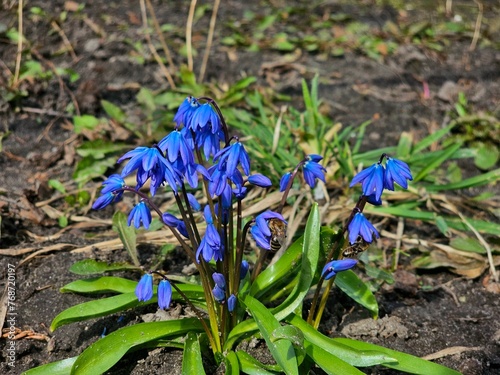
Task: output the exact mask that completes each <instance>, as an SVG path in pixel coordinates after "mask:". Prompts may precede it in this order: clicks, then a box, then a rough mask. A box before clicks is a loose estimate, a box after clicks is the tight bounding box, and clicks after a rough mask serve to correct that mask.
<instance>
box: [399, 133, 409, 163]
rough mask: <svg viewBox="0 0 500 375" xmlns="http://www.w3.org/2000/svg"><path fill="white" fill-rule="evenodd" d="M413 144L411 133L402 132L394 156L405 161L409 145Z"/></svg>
mask: <svg viewBox="0 0 500 375" xmlns="http://www.w3.org/2000/svg"><path fill="white" fill-rule="evenodd" d="M412 143H413V135H412V134H411V133H407V132H403V133H401V137H400V138H399V143H398V148H397V150H396V155H397V157H398V158H399V159H406V158H408V157H409V156H410V151H411V145H412Z"/></svg>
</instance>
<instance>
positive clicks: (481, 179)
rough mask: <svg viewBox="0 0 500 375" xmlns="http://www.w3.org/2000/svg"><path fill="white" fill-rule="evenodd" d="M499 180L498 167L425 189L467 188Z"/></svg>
mask: <svg viewBox="0 0 500 375" xmlns="http://www.w3.org/2000/svg"><path fill="white" fill-rule="evenodd" d="M498 180H500V169H495V170H493V171H490V172H486V173H482V174H480V175H478V176H474V177H470V178H466V179H465V180H461V181H458V182H453V183H450V184H446V185H429V186H427V187H426V189H427V191H443V190H458V189H467V188H470V187H476V186H483V185H486V184H489V183H493V182H496V181H498Z"/></svg>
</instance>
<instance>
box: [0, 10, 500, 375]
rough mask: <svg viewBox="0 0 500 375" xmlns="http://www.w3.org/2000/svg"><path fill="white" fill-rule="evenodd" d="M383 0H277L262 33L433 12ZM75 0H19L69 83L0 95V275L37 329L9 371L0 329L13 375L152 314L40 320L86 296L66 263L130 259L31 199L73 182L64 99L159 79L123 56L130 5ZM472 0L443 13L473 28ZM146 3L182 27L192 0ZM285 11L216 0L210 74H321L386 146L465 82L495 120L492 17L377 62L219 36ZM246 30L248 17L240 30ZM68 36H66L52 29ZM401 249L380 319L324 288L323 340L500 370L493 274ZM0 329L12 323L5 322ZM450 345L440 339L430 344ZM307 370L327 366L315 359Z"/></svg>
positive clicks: (280, 79)
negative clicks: (477, 27) (292, 55)
mask: <svg viewBox="0 0 500 375" xmlns="http://www.w3.org/2000/svg"><path fill="white" fill-rule="evenodd" d="M6 3H8V2H7V1H4V5H5V8H4V9H2V10H0V45H1V46H2V48H1V49H0V59H1V60H0V61H1V62H2V74H1V75H0V77H1V79H2V80H3V81H0V82H3V88H1V87H0V89H1V90H2V91H1V92H0V94H2V98H5V97H6V96H5V93H6V92H7V91H8V90H7V85H6V83H7V81H8V79H9V78H10V74H9V71H10V72H13V71H14V65H15V56H16V45H14V44H12V43H9V41H8V39H7V38H6V36H5V33H4V31H2V29H7V28H11V27H17V26H16V25H17V23H16V8H17V6H14V4H13V3H14V2H11V3H12V4H6ZM201 3H202V4H206V2H201ZM378 3H379V2H375V1H362V2H359V4H358V3H357V2H352V1H351V2H347V1H345V2H339V3H336V2H328V1H327V2H321V3H318V4H316V5H311V2H310V1H299V0H295V1H287V2H286V5H287V6H288V7H290V9H292V8H293V9H297V11H295V12H290V15H289V17H288V19H287V22H276V24H274V25H273V26H272V27H271V28H270V29H268V30H267V31H266V32H268V33H269V36H272V35H273V34H277V33H278V32H281V31H283V30H286V27H287V25H290V24H295V25H297V26H298V27H299V28H300V30H301V32H302V33H303V34H302V35H305V34H307V33H313V32H314V30H313V29H311V27H310V25H309V24H308V22H309V20H308V18H307V17H305V16H304V15H305V14H309V15H316V16H318V17H321V16H322V15H328V14H344V15H346V17H348V18H349V19H354V20H358V21H359V22H361V23H364V24H367V25H369V26H370V27H372V28H374V30H377V32H379V33H380V35H384V34H383V32H382V31H383V30H382V28H383V25H384V24H385V23H386V22H387V21H392V22H393V23H394V24H396V25H397V24H400V23H402V22H408V20H412V21H414V22H417V21H418V22H420V21H425V22H429V23H432V22H434V21H435V17H436V14H437V13H436V10H435V9H432V7H433V6H434V2H424V1H421V2H415V3H416V4H417V6H415V7H414V8H412V9H408V10H405V11H401V10H398V9H396V8H394V7H392V6H390V5H383V6H381V5H377V4H378ZM389 3H390V2H387V4H389ZM483 3H484V4H483V5H484V25H495V23H494V22H493V21H494V20H495V19H497V20H498V17H499V14H500V8H499V7H498V4H497V3H495V2H489V1H485V2H483ZM75 4H76V5H78V4H77V3H73V2H70V1H67V2H64V1H60V0H58V1H41V0H40V1H36V0H34V1H30V2H29V4H28V5H27V6H26V7H25V18H24V34H25V37H26V40H27V41H28V43H29V45H30V47H31V51H32V55H33V56H34V57H33V58H34V59H36V60H38V61H41V62H43V65H44V66H45V67H46V68H47V67H48V69H50V66H56V67H65V68H71V69H73V70H74V71H76V72H77V73H78V74H79V75H80V79H79V80H78V81H76V82H74V83H72V82H69V81H68V80H67V78H64V80H63V81H62V83H63V85H62V86H61V82H59V80H58V79H56V78H53V79H49V80H40V79H35V80H25V81H23V82H22V84H21V87H20V88H21V89H22V90H25V91H26V92H27V93H28V95H27V96H24V97H20V98H18V99H16V100H12V101H9V102H6V101H3V102H2V100H3V99H1V98H0V119H1V121H2V126H3V132H4V133H7V132H8V135H4V138H3V141H2V152H1V153H0V165H1V168H0V181H2V183H1V184H0V193H1V197H0V210H1V214H2V221H1V247H2V249H3V250H2V257H1V258H0V270H1V273H0V274H1V280H2V285H4V286H7V285H6V282H5V280H7V276H11V275H15V282H16V296H15V298H16V299H15V303H16V306H15V312H16V313H17V315H16V321H15V327H16V328H19V329H20V330H21V331H29V330H32V331H34V332H35V333H36V335H35V336H31V337H24V338H20V339H19V340H17V341H16V344H17V346H16V354H15V355H16V358H15V367H13V368H12V367H10V366H9V365H8V361H7V354H6V353H7V348H6V346H5V342H6V341H5V340H2V341H0V348H1V351H0V359H1V364H0V372H1V373H12V374H19V373H21V372H23V371H25V370H27V369H30V368H32V367H35V366H38V365H40V364H44V363H48V362H52V361H55V360H59V359H64V358H68V357H72V356H75V355H78V354H79V353H81V352H82V350H84V349H85V348H86V347H87V346H88V345H89V344H91V343H92V342H94V341H96V340H98V339H99V337H100V336H101V334H103V332H105V330H106V332H107V333H109V332H112V331H114V330H116V329H118V328H120V327H123V326H125V325H129V324H133V323H134V322H139V321H141V319H142V318H143V316H144V314H148V313H155V310H156V308H154V307H153V306H150V307H148V308H144V309H143V310H139V311H137V310H133V311H127V312H126V313H125V314H123V317H122V316H118V315H116V316H111V317H108V318H103V319H95V320H90V321H87V322H82V323H76V324H71V325H68V326H64V327H62V328H60V329H58V330H56V331H55V332H53V333H52V332H49V329H48V327H49V326H50V323H51V321H52V319H53V318H54V317H55V315H56V314H57V313H59V312H60V311H63V310H64V309H66V308H68V307H70V306H73V305H75V304H78V303H81V302H84V301H87V300H89V299H91V297H87V296H80V295H75V294H61V293H60V292H59V289H60V288H61V287H62V286H63V285H65V284H67V283H69V282H71V281H73V280H75V279H76V278H77V277H76V276H75V275H74V274H71V273H70V272H69V267H70V266H71V265H72V264H73V263H74V262H75V261H77V260H81V259H85V258H89V257H90V258H93V259H101V260H106V261H120V260H126V255H125V254H124V251H123V250H115V251H104V250H102V249H99V248H92V249H91V250H90V251H87V252H83V253H80V252H75V251H74V250H75V248H82V247H85V246H89V245H92V244H93V243H96V241H100V240H102V239H103V238H105V237H110V236H112V232H111V231H110V230H109V229H110V222H109V221H108V222H105V221H102V226H101V227H100V228H96V227H95V226H94V227H92V226H85V225H84V221H83V220H82V221H81V222H80V223H70V224H71V225H70V226H69V227H68V229H67V230H65V231H63V232H60V227H59V226H58V224H57V221H56V220H54V219H52V218H50V215H49V214H48V213H47V212H46V211H44V210H42V209H41V208H39V206H37V203H39V202H42V201H44V200H47V199H51V198H53V197H55V196H57V195H58V193H57V192H55V191H54V190H52V189H50V188H49V187H48V185H47V181H48V180H49V179H51V178H57V179H59V180H60V181H64V182H65V183H68V186H70V187H71V186H72V188H74V187H75V185H71V183H70V181H71V176H72V173H73V171H74V165H75V164H74V163H75V155H74V149H75V147H76V146H77V145H78V138H77V137H75V135H74V132H73V131H72V127H71V126H69V125H68V124H69V123H68V119H67V118H66V117H65V116H64V113H65V110H66V109H67V106H68V105H69V104H72V103H73V104H74V103H75V102H76V103H77V104H78V107H79V110H80V112H81V113H87V114H91V115H94V116H102V115H103V111H102V109H101V108H100V104H99V101H100V100H101V99H106V100H109V101H111V102H113V103H115V104H117V105H120V106H124V107H126V106H132V105H133V104H134V103H135V100H134V98H135V95H136V94H137V92H138V89H139V88H140V87H147V88H150V89H154V90H156V89H161V88H165V87H167V82H166V81H165V79H164V78H163V76H162V74H161V71H160V69H159V67H158V65H157V64H156V63H155V62H154V61H153V59H152V58H151V56H150V55H149V53H148V52H147V47H145V49H146V52H145V55H146V57H147V58H146V61H145V62H144V63H140V62H139V60H138V59H137V58H134V56H137V51H136V50H134V47H133V43H134V42H135V41H142V42H143V41H144V35H143V33H142V31H141V11H140V7H139V2H137V1H107V2H101V1H92V0H89V1H87V2H85V7H84V8H83V10H81V11H76V9H75ZM243 4H244V5H243ZM353 4H354V5H353ZM474 4H475V3H473V2H453V7H454V8H453V9H452V10H453V14H452V15H450V19H452V18H453V17H455V18H456V17H457V16H462V17H467V15H468V16H469V17H470V19H469V18H466V19H467V22H469V24H471V25H474V22H475V20H476V19H475V17H472V16H471V14H477V12H476V10H475V5H474ZM153 6H154V7H155V9H156V12H157V14H156V16H157V18H158V20H159V22H160V24H165V23H169V24H172V25H174V26H175V27H176V28H177V29H178V30H184V26H185V24H184V23H185V19H186V17H187V13H188V7H189V2H187V1H176V2H170V1H169V2H164V1H153ZM439 6H442V5H439ZM33 7H39V8H40V9H42V10H43V11H44V12H45V13H46V15H45V16H36V15H34V13H33V11H31V12H30V9H31V10H32V9H33ZM284 7H285V2H284V1H283V2H282V1H270V2H269V3H267V2H257V1H256V2H245V3H242V2H239V1H228V2H225V4H224V5H223V6H222V8H221V10H220V13H219V18H218V24H217V29H216V35H215V40H214V45H213V48H212V52H211V56H210V60H209V65H208V71H207V78H206V80H207V81H209V82H217V83H218V84H219V85H220V86H221V87H223V86H224V85H230V84H231V83H234V82H236V81H237V80H238V79H240V78H241V77H243V76H257V77H258V83H257V84H258V85H259V86H261V87H271V88H272V89H274V90H276V91H278V92H280V93H283V94H287V95H290V96H291V97H292V101H291V104H292V105H294V106H297V107H300V106H301V105H302V104H301V103H302V100H301V79H302V78H306V79H308V80H309V79H311V78H312V77H313V76H314V74H316V73H318V74H319V75H320V77H321V85H320V92H319V96H320V97H321V98H323V99H324V102H325V104H326V106H327V107H326V109H325V111H328V112H329V114H330V116H331V117H332V118H333V119H334V120H335V121H338V122H341V123H343V124H360V123H362V122H365V121H367V120H370V119H372V120H373V124H372V125H371V126H370V127H369V128H368V130H367V136H366V137H365V140H364V143H363V147H364V148H365V149H371V148H374V147H381V146H383V145H394V144H395V143H396V142H397V140H398V139H399V136H400V134H401V133H402V132H411V133H412V134H413V136H414V138H415V139H421V138H423V137H425V136H426V135H428V134H429V132H432V131H435V130H437V129H439V128H440V127H441V125H442V124H444V123H446V121H447V119H448V117H447V116H448V113H449V111H450V110H451V109H452V108H453V105H454V103H455V102H456V100H457V95H458V92H459V91H463V92H465V93H466V96H467V98H468V100H469V102H470V103H471V104H472V105H473V106H474V109H475V110H476V111H478V112H480V111H485V112H489V113H493V115H495V116H496V117H498V115H499V114H500V111H499V108H500V107H499V104H500V85H499V78H500V52H499V50H498V49H495V48H494V47H495V45H494V43H491V42H490V43H486V42H484V41H485V40H490V41H491V40H495V38H496V40H497V41H498V37H499V32H498V27H497V29H494V27H493V26H491V28H489V29H486V30H485V28H486V26H484V25H483V29H482V33H480V39H479V43H478V45H477V46H476V48H471V40H472V34H473V33H472V32H469V33H464V34H457V35H451V36H445V37H443V40H446V43H442V47H443V48H442V50H441V51H436V50H434V49H432V48H429V47H428V46H426V45H425V44H424V43H421V44H415V43H411V38H407V39H405V40H401V41H399V45H398V48H397V51H396V52H395V53H393V54H386V55H382V56H381V58H380V59H379V60H375V59H373V58H370V57H368V56H366V54H365V53H363V51H360V50H359V49H356V48H354V49H349V48H346V51H345V53H344V54H342V55H341V56H338V57H336V56H332V55H328V54H326V55H325V54H322V53H308V52H307V51H306V50H305V49H302V50H300V54H297V56H296V59H295V61H293V63H290V62H289V61H287V60H286V59H285V57H284V54H283V53H281V52H279V51H276V50H275V49H272V48H269V46H267V45H265V43H264V44H263V45H261V48H260V50H259V51H258V52H251V51H248V50H247V49H246V48H244V47H238V46H236V47H228V46H226V45H223V44H222V43H221V40H222V39H223V38H224V37H225V36H230V35H232V32H233V31H231V29H230V28H229V26H228V24H229V22H230V21H235V20H240V19H242V18H243V13H244V12H245V11H250V10H251V11H253V12H255V13H256V14H259V15H269V14H273V12H278V11H284V10H283V9H285V8H284ZM65 10H67V18H66V20H65V21H64V22H58V25H59V26H60V27H61V30H62V32H59V31H57V29H56V28H54V26H53V22H55V21H54V20H58V19H59V17H60V15H61V12H63V11H65ZM474 12H476V13H474ZM209 13H210V12H208V13H207V14H206V15H205V16H204V17H202V18H201V19H200V20H199V21H197V22H196V23H195V25H194V28H193V29H194V37H193V43H194V46H195V48H196V49H197V51H198V55H199V56H201V55H202V51H203V49H204V43H205V36H206V30H207V25H208V22H209V15H208V14H209ZM488 22H489V23H488ZM51 23H52V24H51ZM4 26H5V27H4ZM249 27H250V25H248V24H243V25H242V30H246V28H249ZM177 29H174V30H177ZM63 34H64V38H67V41H65V39H63V38H62V35H63ZM487 38H489V39H487ZM481 42H484V43H481ZM68 43H69V44H71V47H72V49H73V50H74V53H75V56H76V58H72V56H71V53H70V52H69V51H68ZM182 43H183V34H182V33H181V32H175V31H171V32H170V34H169V45H170V47H171V50H172V51H173V58H174V62H175V63H176V64H180V63H182V62H183V61H184V58H183V57H182V55H181V54H180V53H177V51H179V50H180V49H181V46H182ZM144 46H145V44H144ZM199 60H201V58H198V59H197V61H198V62H196V61H195V71H198V68H199V65H200V63H199ZM425 85H428V89H429V91H428V93H427V92H426V91H424V87H425ZM76 157H77V156H76ZM465 168H466V171H467V172H466V173H468V174H478V173H481V171H479V170H477V169H476V168H475V167H474V166H473V164H472V163H470V164H467V165H466V166H465ZM97 186H98V183H97V182H96V183H94V184H88V189H89V191H95V189H96V187H97ZM491 189H493V188H491ZM464 193H466V194H472V193H475V191H466V192H464ZM54 207H56V208H59V209H64V202H63V201H62V200H59V202H58V201H55V203H54ZM111 214H112V211H111V210H107V211H105V212H104V214H103V215H101V216H99V215H98V214H96V213H95V212H88V210H86V209H84V208H82V212H81V213H80V216H79V217H85V216H88V217H92V218H104V219H109V218H110V217H111ZM106 215H107V216H106ZM421 225H422V224H421V223H416V222H411V221H407V224H406V226H407V228H409V229H408V230H410V231H414V232H415V233H417V234H418V235H420V236H421V238H426V237H427V236H428V235H429V233H432V235H433V236H434V235H436V236H438V235H439V234H436V233H435V231H432V230H427V229H426V230H422V227H421ZM50 236H53V237H52V238H51V237H50ZM391 246H392V247H393V246H394V245H391ZM24 249H30V252H33V251H35V250H38V249H46V250H47V249H48V250H49V251H46V252H43V253H41V254H39V255H37V256H36V257H34V258H32V259H31V260H29V261H23V263H22V264H21V261H22V260H23V259H25V258H26V257H27V256H28V254H29V251H26V252H24ZM50 249H52V250H50ZM157 250H158V249H157V247H154V246H146V247H144V248H141V257H142V260H143V261H144V264H147V262H148V261H151V259H152V258H153V257H154V252H155V251H157ZM408 252H409V258H405V259H406V260H405V261H403V262H402V264H401V265H400V267H399V269H398V271H397V272H396V274H395V278H396V283H395V284H394V285H392V286H384V287H382V288H381V289H380V290H379V291H378V292H377V295H376V296H377V299H378V302H379V305H380V309H381V314H380V316H381V319H380V320H378V321H373V320H371V319H368V318H369V314H368V312H366V311H365V310H363V309H362V308H361V307H359V306H357V305H355V304H354V303H353V302H352V301H350V300H349V299H348V298H347V297H345V296H343V295H342V294H340V293H339V292H333V293H332V299H331V302H332V303H331V304H329V308H327V311H326V312H325V315H324V321H323V322H322V324H321V327H320V329H321V330H322V331H323V332H325V333H327V334H329V335H330V336H332V337H338V336H347V337H353V338H361V339H363V340H367V341H369V342H373V343H376V344H380V345H383V346H386V347H389V348H392V349H396V350H400V351H404V352H408V353H410V354H414V355H417V356H427V355H430V354H434V353H437V354H436V356H435V358H436V359H435V361H436V362H438V363H441V364H444V365H446V366H449V367H451V368H453V369H456V370H458V371H460V372H462V373H463V374H466V375H476V374H500V320H499V319H498V313H499V311H500V300H499V298H498V294H496V293H493V292H490V291H488V290H487V288H485V285H486V284H487V277H488V276H487V275H486V274H485V275H482V276H481V277H480V278H478V279H475V280H468V279H465V278H460V277H457V276H455V275H453V274H452V273H450V272H449V271H447V270H446V269H439V270H437V271H435V272H432V273H429V272H427V273H425V272H422V271H419V270H415V269H412V268H411V267H410V266H409V259H410V258H411V257H412V256H415V255H416V250H414V251H412V250H411V249H408ZM13 254H18V255H13ZM167 263H168V264H169V266H170V267H171V268H172V269H174V270H178V271H179V270H181V269H182V266H184V265H186V264H187V263H188V262H187V260H186V259H184V258H183V256H182V254H181V253H177V252H176V253H174V254H173V255H171V256H170V257H169V258H168V259H167ZM10 265H12V266H10ZM12 270H14V272H12ZM359 272H360V273H361V270H359ZM124 275H125V276H126V277H129V278H132V279H133V278H137V277H138V275H137V274H134V273H124ZM333 302H335V303H333ZM5 327H6V328H8V327H9V325H8V322H6V323H5V325H4V328H5ZM245 345H247V347H246V350H249V351H250V352H251V353H252V355H255V356H258V357H259V358H264V359H263V361H265V358H266V355H267V354H266V350H265V347H264V344H263V343H262V342H257V343H255V342H254V343H250V344H248V343H247V344H245ZM445 349H447V350H448V351H447V352H445V353H443V352H440V351H442V350H445ZM181 360H182V358H181V352H180V351H178V350H173V349H166V348H162V349H156V350H153V351H146V350H143V351H139V352H136V353H134V354H133V355H131V356H128V357H127V358H126V359H124V360H123V361H122V362H120V364H119V365H117V366H116V368H114V369H113V370H111V371H110V372H109V373H111V374H129V373H130V374H157V373H167V372H168V373H171V374H180V373H181ZM206 369H207V373H215V372H216V371H217V369H216V368H215V366H214V364H213V363H211V362H210V361H209V360H207V363H206ZM365 371H366V373H368V374H378V373H384V374H390V373H393V372H391V371H387V370H384V369H378V368H374V369H366V370H365ZM314 373H316V374H320V373H322V372H321V371H320V370H318V369H315V370H314Z"/></svg>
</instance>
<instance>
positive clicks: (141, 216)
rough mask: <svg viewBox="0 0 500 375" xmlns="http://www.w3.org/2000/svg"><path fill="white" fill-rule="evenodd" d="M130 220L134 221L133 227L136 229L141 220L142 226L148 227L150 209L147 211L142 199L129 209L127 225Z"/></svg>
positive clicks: (147, 208)
mask: <svg viewBox="0 0 500 375" xmlns="http://www.w3.org/2000/svg"><path fill="white" fill-rule="evenodd" d="M132 220H133V221H134V227H136V228H137V229H139V227H140V226H141V222H142V225H144V228H146V229H149V224H151V211H149V207H148V205H147V204H146V203H144V201H140V202H139V203H138V204H136V205H135V207H134V208H133V209H132V211H130V214H129V215H128V219H127V225H128V226H130V224H131V223H132Z"/></svg>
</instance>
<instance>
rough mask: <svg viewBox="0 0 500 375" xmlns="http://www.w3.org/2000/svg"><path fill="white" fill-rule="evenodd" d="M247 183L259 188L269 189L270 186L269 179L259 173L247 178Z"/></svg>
mask: <svg viewBox="0 0 500 375" xmlns="http://www.w3.org/2000/svg"><path fill="white" fill-rule="evenodd" d="M248 182H249V183H251V184H252V185H255V186H259V187H263V188H266V187H270V186H272V184H273V183H272V182H271V180H270V179H269V177H266V176H264V175H262V174H260V173H256V174H253V175H251V176H248Z"/></svg>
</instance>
